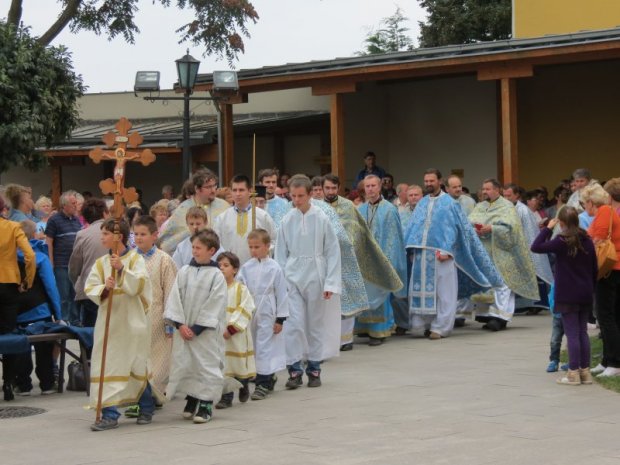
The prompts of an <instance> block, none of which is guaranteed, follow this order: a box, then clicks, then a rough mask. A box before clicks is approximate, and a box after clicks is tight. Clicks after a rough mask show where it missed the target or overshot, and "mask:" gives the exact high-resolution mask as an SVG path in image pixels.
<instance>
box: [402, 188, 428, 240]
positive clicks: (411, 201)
mask: <svg viewBox="0 0 620 465" xmlns="http://www.w3.org/2000/svg"><path fill="white" fill-rule="evenodd" d="M422 197H424V192H423V191H422V188H421V187H420V186H418V185H417V184H412V185H411V186H409V187H408V188H407V206H406V208H405V209H404V210H402V211H401V212H400V223H401V225H402V227H403V232H405V231H406V230H407V225H408V224H409V220H410V219H411V215H412V214H413V211H414V210H415V207H416V205H417V204H418V202H419V201H420V200H422Z"/></svg>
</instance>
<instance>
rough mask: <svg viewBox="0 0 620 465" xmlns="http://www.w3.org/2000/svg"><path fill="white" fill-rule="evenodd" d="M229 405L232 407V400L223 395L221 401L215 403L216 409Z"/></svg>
mask: <svg viewBox="0 0 620 465" xmlns="http://www.w3.org/2000/svg"><path fill="white" fill-rule="evenodd" d="M228 407H232V400H230V399H224V398H223V397H222V398H221V399H220V401H219V402H218V403H217V404H215V408H216V409H224V408H228Z"/></svg>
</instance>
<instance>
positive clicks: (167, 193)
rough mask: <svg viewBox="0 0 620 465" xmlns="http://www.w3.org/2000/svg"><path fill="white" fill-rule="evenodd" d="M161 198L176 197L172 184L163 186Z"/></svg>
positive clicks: (170, 198) (169, 198)
mask: <svg viewBox="0 0 620 465" xmlns="http://www.w3.org/2000/svg"><path fill="white" fill-rule="evenodd" d="M161 198H162V199H166V200H172V199H174V187H172V186H171V185H170V184H166V185H165V186H164V187H162V188H161Z"/></svg>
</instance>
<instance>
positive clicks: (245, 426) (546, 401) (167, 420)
mask: <svg viewBox="0 0 620 465" xmlns="http://www.w3.org/2000/svg"><path fill="white" fill-rule="evenodd" d="M479 328H480V326H479V325H478V324H474V323H468V325H467V326H466V327H465V328H461V329H457V330H456V332H455V334H454V335H453V336H452V337H451V338H449V339H445V340H441V341H429V340H421V339H411V338H410V337H399V338H392V340H390V341H389V342H388V343H386V344H385V345H384V346H382V347H378V348H369V347H367V346H365V345H360V344H357V345H356V346H355V350H353V351H352V352H347V353H345V354H344V355H343V356H342V357H340V358H338V359H336V360H333V361H330V362H329V363H326V364H325V365H324V372H323V379H324V384H323V387H321V388H318V389H309V388H307V387H303V388H300V389H298V390H297V391H293V392H284V391H283V390H282V389H283V384H284V380H285V377H286V376H285V374H281V375H280V382H279V383H278V386H277V387H276V393H275V394H274V395H273V396H272V397H271V398H270V399H268V400H264V401H260V402H252V401H249V402H248V403H247V404H244V405H239V404H238V403H237V401H236V398H235V405H234V407H233V408H232V409H228V410H225V411H216V413H215V418H214V420H213V421H212V422H211V423H208V424H206V425H194V424H192V423H190V422H188V421H184V420H182V419H181V416H180V411H181V410H182V408H183V405H184V402H183V401H182V400H175V401H174V402H172V403H170V404H168V405H167V406H166V407H165V408H164V409H163V410H161V411H160V412H158V414H157V415H156V417H155V419H154V422H153V423H152V424H151V425H148V426H137V425H135V424H134V423H133V421H130V420H123V421H122V423H121V425H120V427H119V428H118V429H116V430H113V431H106V432H100V433H93V432H91V431H90V430H89V424H90V423H91V422H92V421H93V418H94V414H93V412H91V411H88V410H85V409H83V408H82V406H83V405H84V404H85V403H86V397H85V395H84V394H83V393H72V392H67V393H65V394H62V395H53V396H48V397H41V396H39V395H33V396H32V397H29V398H18V399H17V400H16V401H15V402H12V403H11V404H7V403H4V402H2V401H0V407H3V406H6V405H28V406H33V407H41V408H44V409H46V410H48V411H47V413H44V414H42V415H37V416H33V417H28V418H22V419H6V420H0V456H1V457H2V464H3V465H12V464H34V463H50V464H63V465H73V464H95V463H96V464H115V465H125V464H127V465H129V464H131V465H140V464H185V463H197V464H224V463H225V464H245V465H247V464H260V465H262V464H287V465H289V464H295V465H306V464H308V465H312V464H378V463H383V464H411V463H418V464H425V465H428V464H458V465H467V464H476V465H482V464H498V463H502V464H519V465H524V464H525V465H530V464H542V463H544V464H545V465H554V464H558V465H560V464H561V465H566V464H577V463H591V464H596V465H606V464H616V465H618V464H620V445H619V444H620V425H619V423H620V396H619V395H618V394H615V393H613V392H610V391H606V390H604V389H603V388H601V387H599V386H598V385H594V386H578V387H568V386H566V387H565V386H558V385H556V384H555V378H556V376H557V375H555V374H553V375H548V374H546V373H545V371H544V369H545V367H546V365H547V359H546V357H547V355H548V341H549V332H550V319H549V317H548V316H546V315H545V316H529V317H528V316H521V317H517V318H516V320H515V321H514V322H513V324H511V325H510V328H509V330H507V331H505V332H500V333H489V332H486V331H482V330H481V329H479ZM190 461H191V462H190ZM586 461H587V462H586Z"/></svg>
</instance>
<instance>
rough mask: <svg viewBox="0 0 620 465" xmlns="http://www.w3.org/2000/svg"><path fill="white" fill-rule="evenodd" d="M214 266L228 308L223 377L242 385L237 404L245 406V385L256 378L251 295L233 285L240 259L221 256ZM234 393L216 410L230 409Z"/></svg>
mask: <svg viewBox="0 0 620 465" xmlns="http://www.w3.org/2000/svg"><path fill="white" fill-rule="evenodd" d="M217 264H218V265H219V267H220V271H221V272H222V274H223V275H224V278H225V279H226V285H227V286H228V307H227V308H226V320H227V321H226V325H227V326H226V329H225V330H224V339H225V340H226V368H225V370H224V376H226V377H227V378H228V377H230V378H235V379H236V380H237V381H239V382H240V383H241V384H242V387H241V389H239V402H247V400H248V399H249V398H250V389H249V387H248V382H249V380H250V378H253V377H255V376H256V364H255V363H254V344H253V343H252V332H251V331H250V322H251V321H252V315H253V313H254V308H255V307H254V299H252V296H251V295H250V291H248V288H247V287H245V286H244V285H243V284H241V283H240V282H237V281H235V275H236V274H237V272H238V271H239V267H240V263H239V257H237V256H236V255H235V254H234V253H232V252H223V253H221V254H220V255H219V256H218V257H217ZM233 396H234V393H233V392H232V391H231V392H227V393H225V394H223V395H222V398H221V399H220V401H219V402H218V403H217V405H216V406H215V408H220V409H221V408H228V407H232V401H233Z"/></svg>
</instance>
